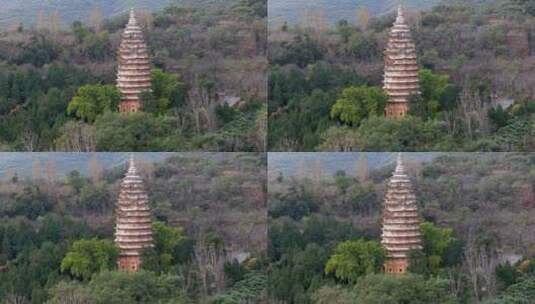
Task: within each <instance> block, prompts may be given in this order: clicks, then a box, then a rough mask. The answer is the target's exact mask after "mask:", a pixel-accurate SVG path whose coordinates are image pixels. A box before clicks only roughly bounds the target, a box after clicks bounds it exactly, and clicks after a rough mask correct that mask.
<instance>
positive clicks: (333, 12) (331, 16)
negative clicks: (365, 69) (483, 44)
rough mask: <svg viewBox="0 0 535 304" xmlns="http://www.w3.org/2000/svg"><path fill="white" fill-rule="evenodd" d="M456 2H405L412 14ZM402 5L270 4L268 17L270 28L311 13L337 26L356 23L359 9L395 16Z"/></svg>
mask: <svg viewBox="0 0 535 304" xmlns="http://www.w3.org/2000/svg"><path fill="white" fill-rule="evenodd" d="M454 1H457V0H404V1H401V2H402V3H403V5H404V6H405V7H407V8H409V9H411V10H426V9H429V8H431V7H433V6H435V5H437V4H440V3H443V2H448V3H451V2H454ZM478 1H479V0H469V1H463V2H465V3H466V2H478ZM399 3H400V1H399V0H336V1H332V0H270V1H268V15H269V21H270V25H275V24H278V23H281V22H284V21H287V22H288V23H290V24H296V23H299V22H300V20H302V19H303V18H304V14H306V13H307V12H318V11H323V12H324V16H325V17H326V19H327V21H328V22H329V23H331V24H334V23H336V22H337V21H339V20H342V19H345V20H348V21H349V22H355V21H356V18H357V9H358V8H362V7H367V8H368V10H369V11H370V13H371V14H372V15H373V16H376V15H383V14H388V13H391V12H393V11H394V10H395V9H397V7H398V4H399Z"/></svg>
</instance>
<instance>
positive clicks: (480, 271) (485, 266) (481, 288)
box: [464, 228, 498, 303]
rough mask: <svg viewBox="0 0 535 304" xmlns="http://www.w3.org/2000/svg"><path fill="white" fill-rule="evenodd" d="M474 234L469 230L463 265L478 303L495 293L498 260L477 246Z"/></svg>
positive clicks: (489, 252) (486, 250)
mask: <svg viewBox="0 0 535 304" xmlns="http://www.w3.org/2000/svg"><path fill="white" fill-rule="evenodd" d="M474 234H475V232H474V229H473V228H471V229H469V232H468V239H467V244H466V248H465V251H464V263H465V265H466V269H467V271H468V277H469V279H470V282H471V284H472V291H473V292H474V297H475V299H476V301H477V303H479V301H480V300H481V299H482V298H483V296H485V295H488V296H492V295H494V294H495V292H496V278H495V270H496V266H498V258H497V255H496V253H495V252H494V251H492V250H490V249H489V248H487V247H486V246H481V245H479V244H477V242H476V240H475V235H474Z"/></svg>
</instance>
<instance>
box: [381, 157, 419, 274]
mask: <svg viewBox="0 0 535 304" xmlns="http://www.w3.org/2000/svg"><path fill="white" fill-rule="evenodd" d="M381 238H382V240H381V243H382V244H383V246H384V248H385V250H386V253H387V259H386V263H385V266H384V270H385V272H387V273H396V274H401V273H405V272H406V271H407V267H408V266H409V263H410V254H411V251H413V250H421V249H422V237H421V232H420V219H419V215H418V204H417V202H416V195H415V194H414V190H413V188H412V183H411V181H410V178H409V176H408V175H407V173H406V172H405V166H404V164H403V158H402V155H401V153H400V154H398V158H397V163H396V169H395V171H394V174H393V175H392V178H391V179H390V181H389V183H388V189H387V192H386V196H385V201H384V209H383V227H382V236H381Z"/></svg>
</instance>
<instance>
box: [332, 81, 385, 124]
mask: <svg viewBox="0 0 535 304" xmlns="http://www.w3.org/2000/svg"><path fill="white" fill-rule="evenodd" d="M387 101H388V96H387V95H386V94H385V93H384V91H383V90H382V89H381V88H379V87H367V86H358V87H349V88H346V89H344V90H343V91H342V95H341V96H340V98H338V100H336V103H335V104H334V105H333V107H332V109H331V117H332V118H335V119H339V120H340V121H342V122H344V123H346V124H348V125H353V126H358V125H359V124H360V123H361V121H362V120H363V119H365V118H368V117H372V116H381V115H383V114H384V110H385V105H386V102H387Z"/></svg>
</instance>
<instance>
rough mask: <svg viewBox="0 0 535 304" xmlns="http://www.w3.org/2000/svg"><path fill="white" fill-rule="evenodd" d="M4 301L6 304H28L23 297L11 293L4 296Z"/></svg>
mask: <svg viewBox="0 0 535 304" xmlns="http://www.w3.org/2000/svg"><path fill="white" fill-rule="evenodd" d="M4 301H5V302H6V304H29V303H30V301H28V299H26V298H25V297H24V296H20V295H17V294H13V293H8V294H7V295H6V296H5V298H4Z"/></svg>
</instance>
